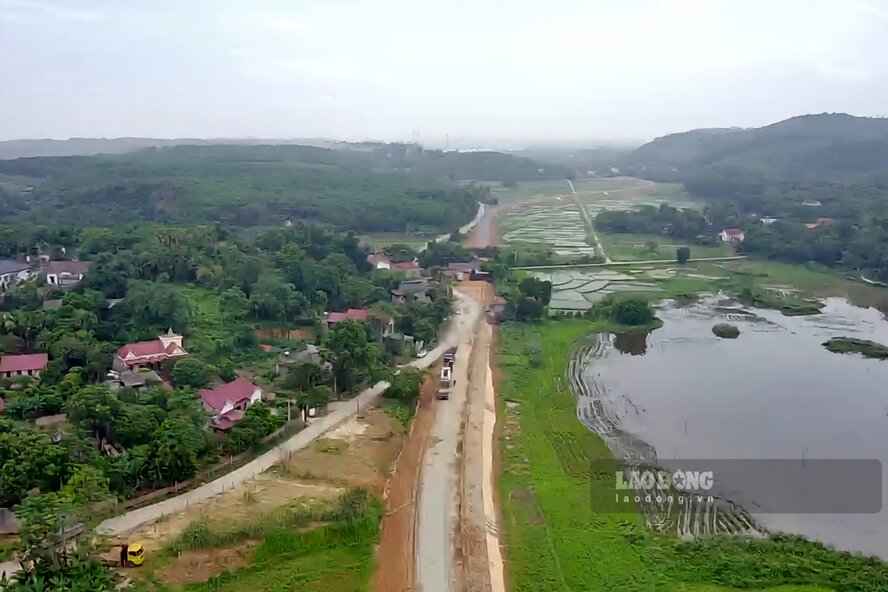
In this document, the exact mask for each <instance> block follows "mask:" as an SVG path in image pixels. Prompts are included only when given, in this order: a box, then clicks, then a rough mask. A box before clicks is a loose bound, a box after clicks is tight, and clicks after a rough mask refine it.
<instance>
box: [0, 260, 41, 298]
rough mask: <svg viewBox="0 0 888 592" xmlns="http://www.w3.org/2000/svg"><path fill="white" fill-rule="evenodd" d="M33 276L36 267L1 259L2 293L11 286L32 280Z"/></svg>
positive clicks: (26, 263)
mask: <svg viewBox="0 0 888 592" xmlns="http://www.w3.org/2000/svg"><path fill="white" fill-rule="evenodd" d="M33 275H34V266H33V265H31V264H30V263H28V262H27V261H13V260H11V259H0V292H4V291H6V289H7V288H9V286H13V285H15V284H17V283H19V282H24V281H26V280H29V279H31V277H32V276H33Z"/></svg>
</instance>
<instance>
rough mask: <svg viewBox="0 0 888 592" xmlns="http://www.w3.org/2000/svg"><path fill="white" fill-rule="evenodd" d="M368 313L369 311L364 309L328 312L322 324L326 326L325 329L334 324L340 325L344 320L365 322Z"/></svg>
mask: <svg viewBox="0 0 888 592" xmlns="http://www.w3.org/2000/svg"><path fill="white" fill-rule="evenodd" d="M368 313H369V311H368V310H367V309H364V308H350V309H348V310H347V311H345V312H328V313H327V314H326V316H324V323H326V324H327V328H330V327H332V326H333V325H335V324H336V323H341V322H342V321H344V320H346V319H350V320H352V321H366V320H367V315H368Z"/></svg>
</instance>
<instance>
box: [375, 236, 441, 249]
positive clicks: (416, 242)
mask: <svg viewBox="0 0 888 592" xmlns="http://www.w3.org/2000/svg"><path fill="white" fill-rule="evenodd" d="M358 238H359V239H360V241H361V243H363V244H365V245H370V246H371V247H375V248H377V249H384V248H386V247H388V246H389V245H407V246H409V247H410V248H411V249H414V250H416V251H421V250H422V249H424V248H425V246H426V244H428V242H429V241H431V240H435V237H434V236H432V235H416V234H395V233H383V234H362V235H360V236H359V237H358Z"/></svg>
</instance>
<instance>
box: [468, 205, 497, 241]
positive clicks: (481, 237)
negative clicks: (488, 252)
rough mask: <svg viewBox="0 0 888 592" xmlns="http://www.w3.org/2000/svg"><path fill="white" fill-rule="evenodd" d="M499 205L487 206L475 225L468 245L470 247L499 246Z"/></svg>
mask: <svg viewBox="0 0 888 592" xmlns="http://www.w3.org/2000/svg"><path fill="white" fill-rule="evenodd" d="M498 211H499V206H487V207H486V208H485V209H484V213H483V215H482V216H481V218H480V219H479V220H478V223H477V224H476V225H475V227H474V229H473V230H472V233H471V234H470V235H469V240H468V242H467V243H466V246H467V247H468V248H470V249H483V248H484V247H499V246H501V245H500V238H499V232H498V229H497V226H496V224H497V220H496V216H497V213H498Z"/></svg>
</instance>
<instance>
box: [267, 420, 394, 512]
mask: <svg viewBox="0 0 888 592" xmlns="http://www.w3.org/2000/svg"><path fill="white" fill-rule="evenodd" d="M353 422H354V423H357V424H360V425H350V424H352V423H353ZM402 432H403V430H402V428H401V426H400V424H399V423H398V422H397V421H396V420H394V419H392V418H391V417H389V415H388V414H387V413H386V412H385V411H383V410H381V409H370V410H368V411H366V412H364V413H362V414H361V415H359V416H356V418H355V419H353V420H351V421H349V422H346V423H344V424H343V425H342V426H340V427H339V428H337V429H336V430H333V431H332V432H330V433H329V434H327V438H326V439H327V440H328V441H329V442H333V441H335V440H344V441H345V442H347V443H348V447H347V451H341V450H337V447H335V446H332V447H330V446H311V447H308V448H305V449H303V450H300V451H299V452H296V453H295V454H291V455H290V456H289V458H288V459H287V462H286V467H284V468H282V469H281V470H282V472H285V473H287V474H289V475H290V476H293V477H299V478H301V479H303V480H308V481H310V482H315V481H321V482H323V483H325V484H328V485H333V486H339V487H362V488H364V489H366V490H368V491H370V492H372V493H374V494H376V495H382V493H383V491H384V489H385V482H386V479H387V478H388V473H389V467H390V465H391V463H392V460H393V459H394V458H395V456H396V455H397V454H398V450H399V449H400V448H401V440H402Z"/></svg>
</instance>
